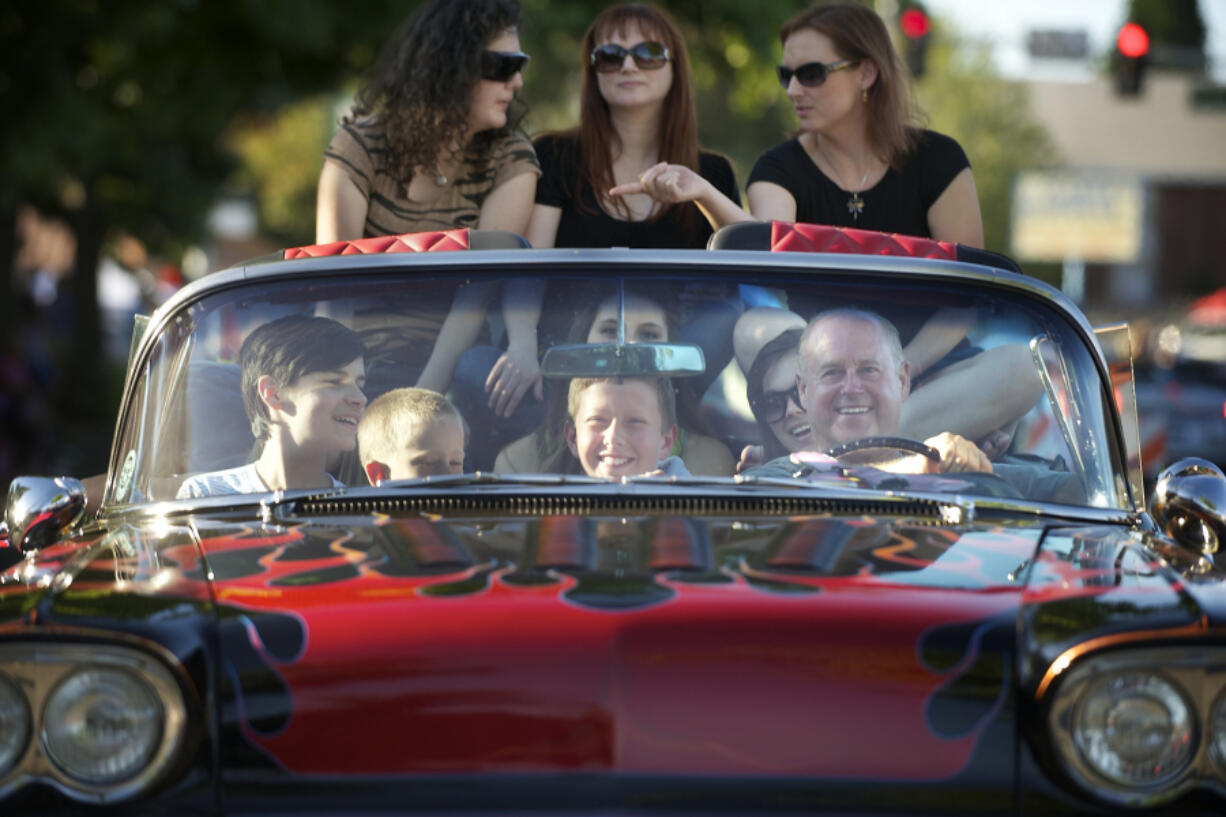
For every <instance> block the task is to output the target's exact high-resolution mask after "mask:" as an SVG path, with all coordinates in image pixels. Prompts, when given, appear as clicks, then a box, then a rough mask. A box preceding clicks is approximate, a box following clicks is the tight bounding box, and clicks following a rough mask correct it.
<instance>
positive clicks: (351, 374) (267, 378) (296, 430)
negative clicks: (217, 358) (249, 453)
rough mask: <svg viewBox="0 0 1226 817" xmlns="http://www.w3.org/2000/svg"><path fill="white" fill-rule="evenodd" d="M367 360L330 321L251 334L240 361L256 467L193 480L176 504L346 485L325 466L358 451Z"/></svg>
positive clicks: (287, 323) (290, 322)
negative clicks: (233, 495)
mask: <svg viewBox="0 0 1226 817" xmlns="http://www.w3.org/2000/svg"><path fill="white" fill-rule="evenodd" d="M365 354H366V351H365V347H363V345H362V339H361V338H360V337H359V336H358V334H357V333H356V332H353V331H352V330H350V329H348V328H347V327H345V326H344V325H343V324H340V323H338V322H337V321H334V320H331V319H329V318H320V317H311V316H307V315H289V316H287V317H284V318H279V319H278V320H275V321H270V322H269V323H266V324H264V325H263V326H260V327H259V328H257V329H255V330H254V331H252V332H251V334H250V335H248V336H247V338H246V340H244V341H243V346H242V348H241V349H240V350H239V354H238V358H239V364H240V366H241V368H242V393H243V408H244V409H245V410H246V412H247V419H248V420H250V421H251V431H252V434H253V435H254V436H255V440H256V445H255V448H256V451H257V452H258V453H257V455H256V459H255V461H254V462H251V463H248V464H246V465H241V466H238V467H237V468H229V469H226V470H224V471H213V472H210V473H205V474H198V475H196V476H194V477H190V478H189V479H188V480H186V481H185V482H184V483H183V484H182V485H181V486H180V487H179V491H178V494H177V497H178V498H180V499H186V498H191V497H204V496H218V495H223V494H240V493H263V492H266V491H278V490H293V489H305V488H330V487H333V486H340V485H342V484H343V483H341V482H339V481H338V480H337V479H336V478H335V477H333V476H332V475H331V474H329V473H328V471H327V463H328V461H329V459H331V458H333V457H335V456H336V455H338V454H340V453H342V452H345V451H352V450H353V449H354V448H355V446H356V445H357V429H358V421H359V420H360V419H361V417H362V410H363V409H364V408H365V406H366V395H365V394H363V392H362V387H363V385H365V382H366V362H365Z"/></svg>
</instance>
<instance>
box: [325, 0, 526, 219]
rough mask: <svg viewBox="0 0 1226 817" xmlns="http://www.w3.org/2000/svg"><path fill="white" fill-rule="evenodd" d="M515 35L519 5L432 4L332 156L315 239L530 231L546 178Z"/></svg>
mask: <svg viewBox="0 0 1226 817" xmlns="http://www.w3.org/2000/svg"><path fill="white" fill-rule="evenodd" d="M518 26H519V2H518V0H430V1H429V2H426V3H423V4H422V5H421V6H419V7H418V8H417V10H416V11H414V12H413V14H412V15H411V16H410V17H409V18H408V20H406V21H405V23H404V24H403V25H402V26H401V27H400V28H399V29H398V30H397V32H396V34H395V35H393V37H392V39H391V40H390V41H389V42H388V43H387V45H386V46H385V48H384V50H383V52H382V54H381V55H380V57H379V59H378V60H377V62H376V63H375V65H374V67H373V69H372V72H371V74H370V76H369V77H368V78H367V80H366V82H365V84H364V85H363V86H362V87H361V88H360V89H359V91H358V94H357V98H356V102H355V104H354V107H353V114H352V116H348V117H346V118H345V119H343V120H342V123H341V125H342V126H341V129H340V130H339V131H338V132H337V134H336V136H335V137H334V138H333V140H332V143H331V144H330V145H329V146H328V149H327V151H325V153H324V165H323V170H322V172H321V173H320V177H319V190H318V197H317V204H316V224H315V239H316V241H317V242H319V243H326V242H330V241H339V240H342V239H356V238H364V237H370V236H377V235H397V234H400V233H409V232H421V231H426V230H449V229H454V228H457V227H479V228H482V229H495V230H510V231H512V232H517V233H522V232H523V231H524V229H525V228H526V227H527V218H526V214H527V213H528V212H529V209H530V207H531V201H532V196H533V193H534V191H535V190H536V178H537V176H538V175H539V173H540V170H539V167H538V164H537V162H536V157H535V155H534V153H533V151H532V146H531V145H530V144H529V143H528V141H527V139H526V138H524V136H523V135H522V134H521V133H520V131H519V121H520V119H521V118H522V112H521V111H520V110H519V108H518V106H517V101H516V98H515V97H516V92H517V91H518V90H519V89H520V88H521V87H523V74H522V71H523V68H524V65H525V64H526V63H527V61H528V57H527V56H526V55H525V54H523V53H521V52H520V49H519V34H518Z"/></svg>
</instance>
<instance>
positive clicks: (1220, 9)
mask: <svg viewBox="0 0 1226 817" xmlns="http://www.w3.org/2000/svg"><path fill="white" fill-rule="evenodd" d="M924 2H925V4H926V5H927V7H928V10H929V11H930V12H932V13H933V14H934V15H937V16H939V17H941V18H942V20H943V21H944V22H945V23H947V24H952V25H954V26H955V27H956V28H957V29H958V30H959V31H960V32H961V33H962V34H963V35H964V36H970V37H974V38H976V39H985V40H988V41H990V42H991V43H992V45H993V56H994V57H995V59H996V62H997V65H998V67H999V68H1000V70H1001V71H1002V72H1003V73H1004V74H1006V75H1008V76H1031V77H1034V78H1052V79H1055V78H1065V79H1078V78H1081V77H1082V76H1084V75H1085V74H1086V69H1085V68H1084V67H1081V68H1080V69H1079V68H1078V66H1074V65H1067V64H1065V65H1060V64H1052V63H1050V62H1049V61H1045V62H1044V63H1043V64H1036V63H1032V61H1031V60H1030V58H1029V56H1028V55H1027V54H1026V50H1025V49H1026V34H1027V32H1029V31H1030V30H1031V29H1052V28H1054V29H1069V30H1073V29H1083V30H1085V31H1086V33H1087V34H1088V35H1089V40H1090V50H1091V54H1100V53H1102V52H1104V51H1106V50H1107V49H1109V48H1112V47H1114V42H1115V35H1116V32H1117V31H1118V30H1119V27H1120V25H1121V24H1122V23H1123V22H1124V16H1125V14H1126V13H1127V9H1128V3H1127V0H924ZM1200 13H1201V17H1202V18H1203V19H1204V21H1205V28H1206V29H1207V36H1206V43H1205V50H1206V51H1207V52H1208V54H1209V57H1210V59H1211V60H1212V66H1211V71H1212V74H1213V76H1214V78H1215V79H1216V80H1217V81H1218V82H1226V0H1200ZM1036 73H1037V74H1038V76H1036Z"/></svg>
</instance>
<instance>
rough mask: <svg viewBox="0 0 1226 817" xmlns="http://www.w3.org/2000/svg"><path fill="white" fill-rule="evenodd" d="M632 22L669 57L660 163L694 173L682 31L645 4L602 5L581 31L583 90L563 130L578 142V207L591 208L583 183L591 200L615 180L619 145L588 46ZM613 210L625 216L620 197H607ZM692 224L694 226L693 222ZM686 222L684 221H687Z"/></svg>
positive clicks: (694, 131) (694, 121) (693, 117)
mask: <svg viewBox="0 0 1226 817" xmlns="http://www.w3.org/2000/svg"><path fill="white" fill-rule="evenodd" d="M631 24H634V25H637V26H638V29H639V31H640V32H642V34H643V36H644V37H648V38H650V39H654V40H657V41H659V42H661V43H663V44H664V45H665V46H667V47H668V51H669V53H670V54H671V55H672V61H673V85H672V87H671V88H669V90H668V96H667V97H665V98H664V107H663V111H662V115H661V117H660V156H659V159H660V161H661V162H668V163H669V164H677V165H685V166H686V167H688V168H690V169H691V170H693V171H694V172H695V173H697V172H698V116H697V114H696V113H695V112H694V92H693V88H692V86H691V82H690V57H689V52H688V51H687V50H686V47H685V40H684V39H683V38H682V36H681V30H680V29H679V28H678V27H677V24H676V23H675V22H673V20H672V18H671V17H669V16H668V15H667V14H666V13H665V12H664V11H662V10H661V9H658V8H656V7H655V6H653V5H650V4H647V3H623V4H620V5H616V6H611V7H609V8H607V9H605V10H604V11H603V12H601V13H600V15H599V16H598V17H597V18H596V19H595V20H593V21H592V24H591V25H590V26H589V27H588V30H587V33H586V34H584V35H583V63H584V66H585V69H586V70H585V71H584V74H583V89H582V92H581V94H580V100H579V127H578V128H577V129H575V130H573V131H570V133H569V134H568V135H571V136H575V137H577V138H578V142H579V153H580V167H579V175H578V178H577V179H575V180H574V184H575V188H574V190H573V191H572V198H573V200H574V201H575V202H576V203H577V204H578V206H579V208H580V209H583V210H585V211H589V212H590V207H588V206H586V205H585V204H584V202H583V199H582V197H581V196H580V195H579V192H580V190H581V189H582V185H584V184H587V185H591V188H592V190H593V191H595V193H596V200H597V201H598V202H599V201H602V200H603V199H604V198H605V191H606V190H608V189H609V188H610V187H612V186H613V185H614V181H613V156H614V155H615V153H616V152H617V151H619V150H621V145H619V144H618V143H617V132H616V131H615V130H614V129H613V121H612V118H611V117H610V115H609V103H607V102H606V101H605V99H604V97H602V96H601V95H600V86H599V85H598V83H597V80H596V69H595V68H593V67H592V65H591V60H590V55H591V53H592V49H594V48H595V47H596V46H598V45H601V44H602V43H605V42H608V37H609V35H610V34H612V33H614V32H624V31H625V30H626V29H627V28H628V27H629V26H630V25H631ZM608 205H609V206H610V207H612V208H613V210H614V211H616V214H617V215H618V216H620V217H621V218H624V219H627V220H628V219H630V210H629V208H627V207H626V205H625V203H624V202H622V201H621V200H620V199H617V200H614V201H610V202H608ZM668 209H670V208H669V207H662V208H660V209H659V210H657V211H656V212H655V214H653V216H652V220H654V219H657V218H659V217H660V216H661V215H663V214H664V213H665V212H666V211H667V210H668ZM693 211H694V208H692V207H690V208H685V212H686V213H687V216H696V215H697V213H696V212H693ZM694 226H695V227H696V226H697V225H694ZM686 227H687V228H689V227H690V225H689V224H687V225H686Z"/></svg>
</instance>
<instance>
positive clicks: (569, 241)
mask: <svg viewBox="0 0 1226 817" xmlns="http://www.w3.org/2000/svg"><path fill="white" fill-rule="evenodd" d="M535 146H536V155H537V158H538V159H539V160H540V163H541V178H540V180H539V181H538V182H537V185H536V203H537V204H544V205H548V206H550V207H558V208H560V209H561V210H562V218H561V220H560V221H559V222H558V235H557V239H556V240H555V242H554V244H555V246H557V247H636V248H652V249H665V248H677V249H686V248H693V249H702V248H703V247H705V246H706V245H707V239H708V238H709V237H710V236H711V226H710V224H709V223H708V222H707V220H706V218H705V217H704V216H703V215H702V213H701V212H700V211H699V210H698V208H697V206H696V205H694V204H692V203H686V204H679V205H675V206H673V207H671V208H669V211H668V212H666V213H665V214H664V215H663V216H661V217H660V218H658V219H654V220H652V221H625V220H623V219H619V218H614V217H613V216H611V215H609V214H608V213H606V212H605V211H604V210H603V209H601V207H600V205H599V203H598V202H597V200H596V194H595V192H594V191H593V190H592V188H591V185H588V184H582V183H580V182H579V181H578V180H579V172H580V171H579V168H580V163H579V157H580V153H579V151H580V147H579V141H578V139H576V138H574V137H573V136H565V135H563V136H542V137H540V138H538V139H537V140H536V142H535ZM698 172H699V174H701V175H702V177H703V178H705V179H706V180H707V181H709V182H711V184H712V185H714V186H715V188H716V189H717V190H719V191H720V192H721V193H723V194H724V195H725V196H727V197H728V198H730V199H732V201H734V202H737V203H740V200H741V194H740V192H739V191H738V190H737V186H736V174H735V173H734V172H733V170H732V164H731V163H730V162H729V161H728V160H727V159H726V158H725V157H723V156H720V155H719V154H717V153H709V152H707V151H701V152H700V153H699V156H698ZM576 186H578V187H579V188H580V189H579V192H578V198H579V199H580V200H581V201H582V202H583V205H584V206H583V207H580V206H579V204H578V202H577V201H576V192H575V191H576Z"/></svg>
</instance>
